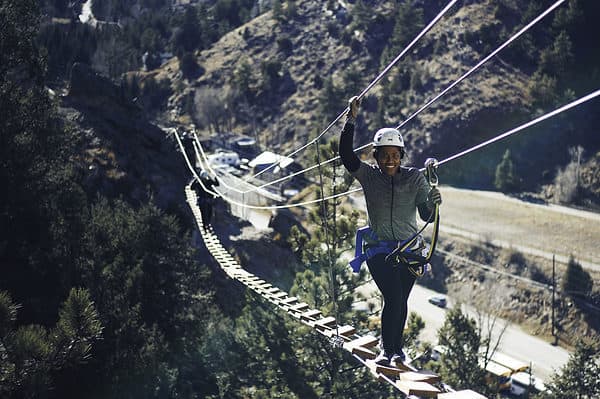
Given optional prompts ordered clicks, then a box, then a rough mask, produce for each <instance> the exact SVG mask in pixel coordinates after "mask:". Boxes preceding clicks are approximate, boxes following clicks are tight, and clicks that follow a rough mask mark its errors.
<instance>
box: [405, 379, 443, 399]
mask: <svg viewBox="0 0 600 399" xmlns="http://www.w3.org/2000/svg"><path fill="white" fill-rule="evenodd" d="M396 386H397V387H398V389H399V390H400V391H402V392H403V393H404V394H406V395H407V396H410V395H415V396H421V397H425V398H435V397H437V395H438V393H440V390H439V389H437V388H436V387H434V386H433V385H431V384H428V383H426V382H422V381H402V380H399V381H398V382H396Z"/></svg>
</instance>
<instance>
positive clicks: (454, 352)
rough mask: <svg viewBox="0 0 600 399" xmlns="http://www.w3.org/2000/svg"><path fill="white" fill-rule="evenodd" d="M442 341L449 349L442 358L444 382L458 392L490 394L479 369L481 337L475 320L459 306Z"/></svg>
mask: <svg viewBox="0 0 600 399" xmlns="http://www.w3.org/2000/svg"><path fill="white" fill-rule="evenodd" d="M438 340H439V343H440V345H443V346H445V347H446V348H447V352H446V353H445V354H443V355H442V358H441V369H440V376H441V377H442V380H443V381H444V382H445V383H447V384H449V385H450V386H452V387H454V388H456V389H459V388H460V389H473V390H475V391H477V392H482V393H485V392H487V390H488V388H487V385H486V383H485V371H484V370H483V369H482V368H481V367H480V366H479V356H478V353H479V346H480V335H479V333H478V330H477V325H476V323H475V320H473V319H471V318H470V317H469V316H467V315H465V314H463V313H462V311H461V308H460V306H455V307H454V308H452V309H451V310H450V311H448V313H446V319H445V320H444V324H443V325H442V327H441V328H440V329H439V330H438Z"/></svg>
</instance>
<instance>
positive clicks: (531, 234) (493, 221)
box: [440, 187, 600, 271]
mask: <svg viewBox="0 0 600 399" xmlns="http://www.w3.org/2000/svg"><path fill="white" fill-rule="evenodd" d="M440 190H441V192H442V195H443V199H444V202H443V204H442V208H441V211H440V212H441V220H442V221H443V222H442V226H443V227H442V230H445V231H447V232H448V233H450V234H454V235H462V236H465V237H467V238H471V239H479V240H484V241H490V242H492V243H493V244H496V245H499V246H503V247H511V248H514V249H516V250H519V251H521V252H525V253H529V254H532V255H537V256H544V257H546V258H551V257H552V254H556V256H557V260H559V261H560V262H563V263H564V262H566V261H567V260H568V258H569V256H570V255H574V256H575V258H576V259H577V260H578V261H579V262H580V263H581V264H582V266H583V267H584V268H588V269H593V270H596V271H600V214H597V213H592V212H585V211H579V210H574V209H571V208H565V207H559V206H552V205H545V204H534V203H530V202H525V201H521V200H518V199H515V198H511V197H508V196H506V195H503V194H500V193H495V192H487V191H475V190H462V189H456V188H452V187H441V188H440Z"/></svg>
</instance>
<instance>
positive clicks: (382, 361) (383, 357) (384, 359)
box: [375, 350, 391, 366]
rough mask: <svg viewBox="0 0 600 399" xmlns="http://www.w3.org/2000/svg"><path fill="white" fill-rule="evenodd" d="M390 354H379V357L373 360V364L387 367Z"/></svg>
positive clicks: (382, 352)
mask: <svg viewBox="0 0 600 399" xmlns="http://www.w3.org/2000/svg"><path fill="white" fill-rule="evenodd" d="M390 357H391V356H390V354H389V353H388V352H386V351H384V350H381V352H379V355H377V357H376V358H375V364H378V365H380V366H389V365H390Z"/></svg>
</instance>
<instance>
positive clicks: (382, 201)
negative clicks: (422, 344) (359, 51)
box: [339, 97, 442, 365]
mask: <svg viewBox="0 0 600 399" xmlns="http://www.w3.org/2000/svg"><path fill="white" fill-rule="evenodd" d="M359 106H360V102H359V99H358V97H353V98H351V99H350V101H349V111H348V114H347V116H346V123H345V125H344V128H343V129H342V132H341V135H340V143H339V155H340V158H341V160H342V163H343V164H344V167H345V168H346V169H347V170H348V172H350V174H351V175H352V176H354V177H355V178H356V179H357V180H358V181H359V183H360V185H361V186H362V189H363V192H364V195H365V200H366V204H367V213H368V217H369V227H368V232H367V233H368V234H365V245H364V247H363V249H364V250H365V251H367V253H369V254H374V255H373V256H370V257H367V258H366V259H365V260H366V262H367V265H368V267H369V271H370V273H371V275H372V276H373V279H374V280H375V283H376V284H377V287H378V288H379V290H380V291H381V293H382V294H383V300H384V306H383V311H382V314H381V330H382V332H381V352H380V353H379V355H378V356H377V358H376V359H375V362H376V363H377V364H380V365H390V364H397V363H401V362H404V361H405V355H404V352H403V350H402V348H403V344H404V342H403V331H404V325H405V323H406V317H407V314H408V305H407V302H408V296H409V294H410V291H411V290H412V287H413V285H414V283H415V278H416V277H415V273H414V270H413V271H411V269H410V267H409V265H408V264H407V263H404V262H402V261H400V263H399V264H393V263H395V262H393V263H392V262H389V257H388V255H389V254H390V253H391V252H392V251H393V250H394V249H396V248H397V247H398V246H399V244H402V243H403V242H404V240H407V239H409V240H410V239H411V237H415V235H416V234H417V223H416V210H418V211H419V215H420V217H421V219H423V220H424V221H430V220H431V219H432V216H433V212H434V209H435V208H436V207H435V205H436V204H437V205H439V204H440V203H441V202H442V197H441V194H440V192H439V190H438V189H437V188H436V187H431V186H430V185H429V183H428V182H427V180H426V179H425V177H424V176H423V174H422V173H421V172H420V171H419V170H418V169H416V168H410V167H405V166H401V161H402V158H403V157H404V155H405V152H404V140H403V139H402V135H401V134H400V132H399V131H398V130H396V129H393V128H383V129H380V130H378V131H377V133H375V136H374V138H373V146H374V151H373V157H374V158H375V160H376V162H377V165H376V166H375V165H369V164H367V163H365V162H362V161H361V160H360V159H359V158H358V157H357V156H356V154H355V153H354V151H353V140H354V125H355V121H356V117H357V115H358V108H359ZM369 248H370V249H371V251H368V249H369ZM357 250H358V248H357ZM373 250H375V251H373ZM386 258H388V261H386ZM360 262H362V260H360ZM359 266H360V264H359Z"/></svg>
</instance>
